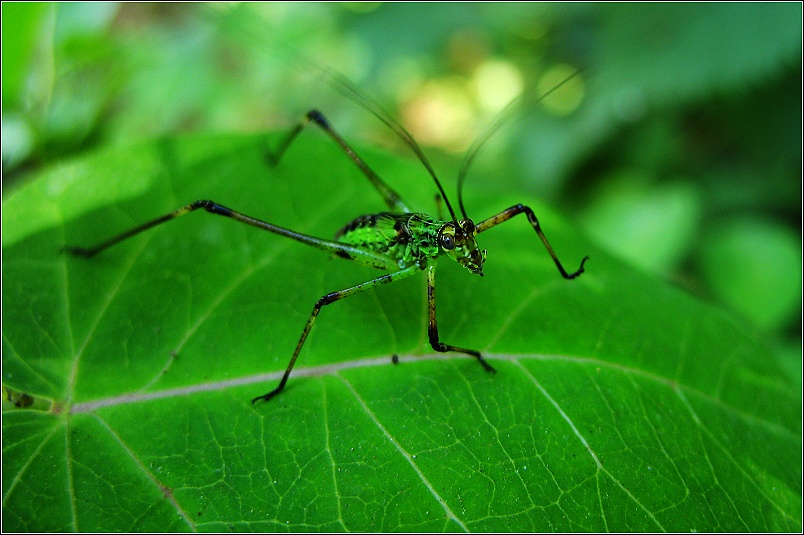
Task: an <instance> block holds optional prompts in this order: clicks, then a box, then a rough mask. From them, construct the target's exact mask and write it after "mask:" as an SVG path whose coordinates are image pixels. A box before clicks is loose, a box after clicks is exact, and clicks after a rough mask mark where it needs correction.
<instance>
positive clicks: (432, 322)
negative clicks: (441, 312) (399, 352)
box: [427, 264, 497, 373]
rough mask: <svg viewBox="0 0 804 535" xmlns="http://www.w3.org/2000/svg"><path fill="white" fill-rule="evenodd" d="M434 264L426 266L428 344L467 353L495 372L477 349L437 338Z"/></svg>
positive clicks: (437, 349) (442, 350) (434, 347)
mask: <svg viewBox="0 0 804 535" xmlns="http://www.w3.org/2000/svg"><path fill="white" fill-rule="evenodd" d="M435 268H436V267H435V264H432V265H430V266H428V268H427V312H428V318H429V323H428V328H427V334H428V336H429V338H430V345H431V346H433V349H435V350H436V351H438V352H439V353H446V352H448V351H457V352H459V353H466V354H467V355H471V356H473V357H475V358H476V359H477V360H478V362H480V365H481V366H483V369H484V370H486V371H487V372H491V373H496V372H497V370H495V369H494V368H492V367H491V365H490V364H489V363H488V362H486V360H485V359H484V358H483V356H482V355H481V354H480V352H479V351H475V350H474V349H464V348H462V347H455V346H451V345H448V344H445V343H443V342H441V341H440V340H439V339H438V321H436V300H435Z"/></svg>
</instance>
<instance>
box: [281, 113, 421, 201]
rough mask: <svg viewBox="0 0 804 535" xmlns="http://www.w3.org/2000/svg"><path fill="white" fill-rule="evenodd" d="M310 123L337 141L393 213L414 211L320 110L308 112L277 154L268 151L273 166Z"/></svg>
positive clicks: (282, 143) (289, 133) (283, 142)
mask: <svg viewBox="0 0 804 535" xmlns="http://www.w3.org/2000/svg"><path fill="white" fill-rule="evenodd" d="M310 121H312V122H314V123H315V124H317V125H318V126H319V127H321V129H322V130H323V131H324V132H326V133H327V135H329V137H331V138H332V139H333V140H335V143H337V144H338V145H339V146H340V147H341V149H342V150H343V152H344V153H346V155H347V156H348V157H349V159H350V160H352V161H353V162H354V164H355V165H356V166H357V167H358V168H359V169H360V171H361V172H362V173H363V174H364V175H365V176H366V178H368V179H369V181H370V182H371V183H372V185H373V186H374V188H376V190H377V191H378V192H379V194H380V196H381V197H382V199H383V201H385V204H386V205H387V206H388V208H389V209H390V210H391V211H393V212H411V211H412V210H411V209H410V208H409V207H408V205H407V204H406V203H405V201H403V200H402V197H401V196H400V195H399V193H397V192H396V191H394V189H393V188H391V187H390V186H389V185H388V184H386V183H385V181H384V180H383V179H382V178H380V176H379V175H378V174H377V173H375V172H374V170H373V169H371V168H370V167H369V166H368V164H367V163H366V162H365V161H363V159H362V158H361V157H360V156H358V155H357V153H356V152H355V151H354V149H352V147H350V146H349V144H348V143H346V140H344V139H343V138H342V137H341V136H340V135H339V134H338V133H337V132H335V130H333V129H332V126H331V125H330V124H329V121H327V119H326V117H324V114H323V113H321V112H320V111H318V110H310V111H308V112H307V113H306V114H305V116H304V119H302V121H301V122H300V123H299V124H297V125H296V126H295V127H294V128H293V130H291V131H290V132H288V135H287V136H286V137H285V139H283V140H282V142H281V143H280V144H279V147H278V148H277V149H276V152H273V151H271V150H270V149H268V154H267V158H268V161H269V162H270V163H271V165H274V166H275V165H277V164H278V163H279V160H281V159H282V156H283V155H284V154H285V152H286V151H287V149H288V147H289V146H290V144H291V143H292V142H293V140H294V139H296V136H298V135H299V133H300V132H301V131H302V130H303V129H304V127H305V126H307V125H308V124H309V123H310Z"/></svg>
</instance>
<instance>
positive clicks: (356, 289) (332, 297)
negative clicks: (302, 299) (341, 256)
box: [251, 266, 479, 403]
mask: <svg viewBox="0 0 804 535" xmlns="http://www.w3.org/2000/svg"><path fill="white" fill-rule="evenodd" d="M419 271H421V269H420V268H419V266H411V267H408V268H405V269H403V270H400V271H396V272H394V273H388V274H386V275H381V276H379V277H377V278H376V279H372V280H370V281H368V282H364V283H362V284H358V285H357V286H352V287H351V288H346V289H345V290H340V291H338V292H332V293H328V294H327V295H325V296H323V297H322V298H321V299H319V300H318V301H317V302H316V304H315V306H314V307H313V311H312V312H311V313H310V317H309V318H308V319H307V323H306V324H305V325H304V330H303V331H302V335H301V338H299V342H298V343H297V344H296V350H295V351H294V352H293V356H292V357H290V362H288V367H287V368H286V369H285V373H284V375H282V380H281V381H279V386H277V387H276V388H274V389H273V390H271V391H270V392H268V393H267V394H263V395H262V396H257V397H256V398H254V399H252V400H251V402H252V403H256V402H257V401H260V400H263V401H268V400H270V399H271V398H272V397H274V396H276V395H277V394H278V393H280V392H281V391H282V389H283V388H285V383H287V382H288V377H290V372H291V371H292V370H293V366H294V365H295V364H296V359H297V358H299V353H301V350H302V347H303V346H304V342H305V341H306V340H307V335H308V334H310V329H312V328H313V324H314V323H315V319H316V318H317V317H318V313H319V312H320V311H321V308H322V307H324V306H326V305H329V304H332V303H334V302H335V301H339V300H341V299H343V298H344V297H349V296H350V295H354V294H357V293H360V292H364V291H366V290H370V289H371V288H376V287H377V286H380V285H381V284H389V283H391V282H394V281H397V280H400V279H404V278H405V277H409V276H411V275H413V274H414V273H418V272H419ZM461 351H462V350H461ZM478 356H479V355H478Z"/></svg>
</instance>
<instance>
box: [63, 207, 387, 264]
mask: <svg viewBox="0 0 804 535" xmlns="http://www.w3.org/2000/svg"><path fill="white" fill-rule="evenodd" d="M200 208H203V209H204V210H206V211H207V212H209V213H211V214H215V215H221V216H224V217H228V218H230V219H234V220H235V221H239V222H240V223H245V224H247V225H251V226H252V227H257V228H259V229H261V230H267V231H269V232H273V233H275V234H279V235H280V236H285V237H286V238H291V239H294V240H296V241H299V242H301V243H304V244H306V245H310V246H312V247H315V248H317V249H321V250H322V251H327V252H329V253H332V254H335V255H337V256H339V257H341V258H345V259H347V260H355V261H357V262H358V263H361V264H364V265H367V266H371V267H376V268H379V269H395V268H396V267H397V264H396V262H395V261H393V260H392V259H389V258H388V257H386V256H383V255H381V254H378V253H374V252H372V251H370V250H366V249H362V248H360V247H355V246H352V245H348V244H345V243H340V242H336V241H330V240H322V239H321V238H316V237H315V236H308V235H307V234H302V233H300V232H296V231H293V230H290V229H286V228H284V227H279V226H277V225H272V224H271V223H268V222H266V221H262V220H261V219H256V218H254V217H251V216H249V215H246V214H243V213H240V212H238V211H236V210H232V209H231V208H227V207H225V206H223V205H222V204H218V203H216V202H215V201H195V202H193V203H190V204H188V205H187V206H183V207H182V208H179V209H178V210H174V211H173V212H170V213H169V214H165V215H163V216H160V217H157V218H156V219H153V220H151V221H148V222H147V223H143V224H142V225H140V226H138V227H134V228H133V229H130V230H127V231H125V232H123V233H121V234H118V235H117V236H114V237H112V238H110V239H108V240H106V241H105V242H102V243H100V244H98V245H96V246H95V247H73V246H64V247H62V251H63V252H66V253H69V254H72V255H74V256H83V257H86V258H91V257H93V256H95V255H96V254H98V253H100V252H101V251H104V250H106V249H108V248H109V247H111V246H113V245H116V244H118V243H120V242H121V241H123V240H125V239H128V238H131V237H132V236H134V235H136V234H139V233H140V232H144V231H146V230H148V229H150V228H152V227H155V226H157V225H161V224H162V223H166V222H168V221H172V220H173V219H176V218H177V217H181V216H183V215H185V214H189V213H190V212H194V211H196V210H198V209H200Z"/></svg>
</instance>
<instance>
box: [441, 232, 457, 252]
mask: <svg viewBox="0 0 804 535" xmlns="http://www.w3.org/2000/svg"><path fill="white" fill-rule="evenodd" d="M441 247H443V248H444V249H446V250H447V251H451V250H453V249H455V240H453V239H452V236H449V235H447V234H442V235H441Z"/></svg>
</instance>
